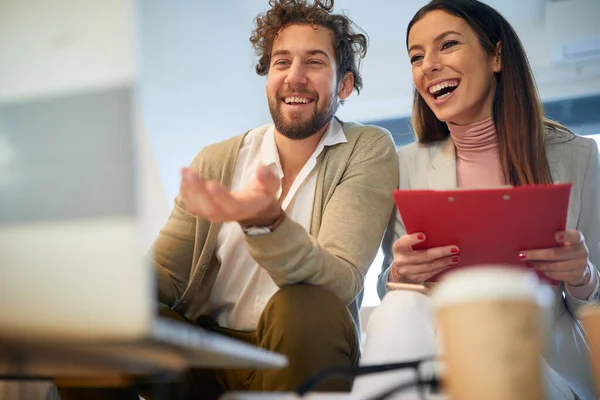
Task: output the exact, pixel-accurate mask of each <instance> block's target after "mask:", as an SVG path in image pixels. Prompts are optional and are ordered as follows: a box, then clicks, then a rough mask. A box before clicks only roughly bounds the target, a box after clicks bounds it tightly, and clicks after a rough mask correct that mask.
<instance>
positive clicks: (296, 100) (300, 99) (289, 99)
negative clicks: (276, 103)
mask: <svg viewBox="0 0 600 400" xmlns="http://www.w3.org/2000/svg"><path fill="white" fill-rule="evenodd" d="M284 101H285V103H286V104H292V103H302V104H306V103H308V99H307V98H304V97H286V98H285V100H284Z"/></svg>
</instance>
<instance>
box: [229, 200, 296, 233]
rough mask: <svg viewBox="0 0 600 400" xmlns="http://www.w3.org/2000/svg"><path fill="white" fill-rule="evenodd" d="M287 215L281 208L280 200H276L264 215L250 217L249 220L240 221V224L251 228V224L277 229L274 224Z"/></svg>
mask: <svg viewBox="0 0 600 400" xmlns="http://www.w3.org/2000/svg"><path fill="white" fill-rule="evenodd" d="M284 216H285V212H284V211H283V209H282V208H281V205H280V204H279V203H278V202H275V203H274V204H272V205H271V206H269V207H268V208H267V210H265V212H264V213H262V215H258V216H256V217H255V218H250V219H247V220H243V221H239V224H240V225H241V226H242V228H244V229H245V228H249V227H251V226H257V227H269V228H272V229H275V227H274V225H276V224H277V223H278V222H279V223H280V222H281V220H283V217H284Z"/></svg>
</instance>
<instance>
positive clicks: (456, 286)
mask: <svg viewBox="0 0 600 400" xmlns="http://www.w3.org/2000/svg"><path fill="white" fill-rule="evenodd" d="M432 299H433V301H434V305H435V313H436V317H437V321H438V324H439V329H440V332H439V334H440V339H441V346H442V360H443V361H444V363H445V369H446V373H445V376H444V377H443V386H444V390H445V391H446V392H447V393H448V395H449V397H450V398H451V399H453V400H481V399H486V400H506V399H511V400H537V399H540V400H541V399H544V398H545V396H544V392H543V384H542V374H541V369H542V366H541V363H542V360H541V357H542V355H543V353H544V349H545V347H546V346H545V341H546V338H547V337H548V332H547V326H548V323H547V322H548V318H549V316H551V315H552V306H553V300H554V296H553V292H552V290H551V289H550V288H549V287H547V286H545V285H542V284H541V283H540V282H539V280H538V277H537V276H536V275H535V274H534V273H532V272H531V271H526V270H523V269H518V268H515V267H502V266H478V267H472V268H463V269H460V270H457V271H454V272H452V273H449V274H447V275H446V276H445V277H444V278H443V279H442V280H441V281H440V283H439V285H438V286H437V287H436V288H434V290H433V291H432Z"/></svg>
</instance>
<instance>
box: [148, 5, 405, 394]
mask: <svg viewBox="0 0 600 400" xmlns="http://www.w3.org/2000/svg"><path fill="white" fill-rule="evenodd" d="M271 5H272V8H271V9H270V10H269V11H267V12H266V13H265V14H262V15H259V16H258V18H257V20H256V29H255V30H254V32H253V33H252V36H251V38H250V40H251V42H252V44H253V46H254V48H255V50H256V52H257V54H258V56H259V57H260V59H259V61H258V65H257V67H256V70H257V72H258V73H259V74H260V75H266V76H267V85H266V93H267V98H268V103H269V109H270V112H271V116H272V118H273V124H269V125H266V126H261V127H259V128H256V129H253V130H250V131H249V132H247V133H246V134H244V135H241V136H237V137H234V138H231V139H229V140H226V141H224V142H221V143H217V144H214V145H211V146H208V147H206V148H205V149H203V150H202V151H201V152H200V153H199V154H198V156H197V157H196V158H195V159H194V160H193V162H192V164H191V166H190V167H189V168H186V169H184V170H183V171H182V179H181V187H180V194H179V196H178V197H177V198H176V200H175V208H174V210H173V213H172V215H171V217H170V219H169V221H168V222H167V224H166V226H165V227H164V229H163V230H162V231H161V233H160V234H159V237H158V238H157V240H156V242H155V244H154V246H153V257H154V261H155V265H156V273H157V276H158V290H159V299H160V301H161V302H162V303H164V304H166V305H167V306H169V307H170V308H171V309H172V310H174V311H175V312H177V313H178V314H179V315H181V316H183V317H185V318H186V319H187V320H189V321H193V322H194V323H197V324H199V325H201V326H203V327H205V328H208V329H211V330H214V331H217V332H220V333H222V334H225V335H229V336H231V337H234V338H237V339H240V340H245V341H248V342H250V343H253V344H256V345H259V346H261V347H264V348H266V349H269V350H272V351H276V352H280V353H283V354H285V355H286V356H287V357H288V358H289V366H288V367H286V368H282V369H276V370H265V371H259V370H243V371H240V370H219V371H207V370H194V371H191V372H190V376H189V377H188V378H189V379H187V381H188V382H189V385H190V386H189V387H188V389H189V391H190V393H191V394H192V395H193V396H195V398H203V399H204V398H216V397H218V395H219V394H220V393H222V392H224V391H226V390H265V391H271V390H278V391H279V390H281V391H285V390H291V389H294V388H296V387H297V386H298V385H299V384H300V383H301V382H302V381H303V380H305V379H306V378H308V377H309V376H311V375H313V374H314V373H316V372H318V371H320V370H322V369H326V368H330V367H334V366H350V365H355V364H356V363H357V362H358V357H359V340H358V333H357V331H358V329H359V320H358V304H359V303H360V297H359V294H361V291H362V288H363V280H364V276H365V274H366V273H367V269H368V268H369V266H370V265H371V263H372V261H373V259H374V257H375V255H376V253H377V250H378V247H379V244H380V242H381V238H382V236H383V232H384V230H385V227H386V224H387V222H388V220H389V217H390V215H391V212H392V207H393V199H392V195H391V194H392V190H393V189H395V188H396V187H397V185H398V161H397V157H396V152H395V146H394V144H393V141H392V139H391V136H390V135H389V133H388V132H386V131H384V130H382V129H380V128H377V127H373V126H363V125H359V124H353V123H343V122H340V121H338V120H337V119H335V118H334V115H335V113H336V110H337V108H338V106H339V104H340V103H341V102H342V101H344V100H346V99H347V98H348V97H349V96H350V95H351V93H352V92H353V90H354V89H356V90H357V91H359V90H360V89H361V87H362V80H361V76H360V74H359V72H358V63H359V59H360V58H362V57H364V55H365V53H366V48H367V38H366V37H365V36H364V35H362V34H357V33H355V32H353V31H352V29H351V26H352V25H351V21H349V19H348V18H347V17H346V16H343V15H339V14H334V13H332V9H333V1H331V2H330V3H327V2H317V3H316V4H310V3H307V1H305V0H292V1H290V0H286V1H284V0H277V1H271ZM357 298H358V300H357ZM348 309H349V310H350V313H349V312H348ZM353 319H354V320H353ZM351 383H352V382H351V380H349V379H343V378H337V379H332V380H328V381H326V382H324V383H323V384H322V385H321V386H320V387H318V388H317V389H318V390H335V391H348V390H349V389H350V387H351Z"/></svg>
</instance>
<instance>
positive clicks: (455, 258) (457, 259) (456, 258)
mask: <svg viewBox="0 0 600 400" xmlns="http://www.w3.org/2000/svg"><path fill="white" fill-rule="evenodd" d="M459 261H460V257H453V258H452V262H453V263H457V262H459Z"/></svg>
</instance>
